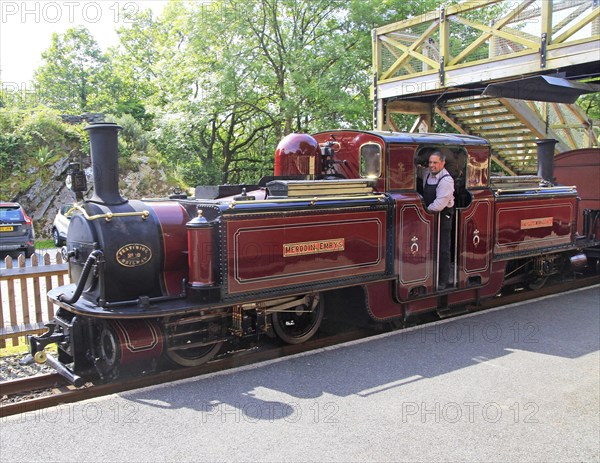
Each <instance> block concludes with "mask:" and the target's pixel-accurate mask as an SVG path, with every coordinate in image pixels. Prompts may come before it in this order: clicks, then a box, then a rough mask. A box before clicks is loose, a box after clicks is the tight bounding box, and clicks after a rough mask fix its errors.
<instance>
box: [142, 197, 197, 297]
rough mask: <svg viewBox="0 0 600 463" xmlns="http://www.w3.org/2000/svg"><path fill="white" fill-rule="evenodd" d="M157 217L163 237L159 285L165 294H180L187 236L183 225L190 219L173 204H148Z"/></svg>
mask: <svg viewBox="0 0 600 463" xmlns="http://www.w3.org/2000/svg"><path fill="white" fill-rule="evenodd" d="M148 205H149V206H150V207H151V208H152V210H153V211H154V213H155V214H156V215H157V217H158V220H159V224H160V228H161V234H162V237H163V240H162V245H163V253H162V255H163V256H164V257H163V259H164V260H163V272H162V279H161V280H162V281H161V284H162V285H163V286H164V291H165V293H166V294H169V295H173V294H180V293H181V289H182V288H181V280H182V279H183V278H184V277H185V276H186V275H187V271H186V270H187V268H186V267H187V250H188V243H187V234H186V233H185V224H186V223H187V221H188V220H189V219H190V218H189V216H188V214H187V213H186V211H185V209H184V208H183V207H182V206H181V204H179V203H174V202H167V201H161V202H149V203H148Z"/></svg>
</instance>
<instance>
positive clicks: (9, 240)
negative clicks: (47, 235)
mask: <svg viewBox="0 0 600 463" xmlns="http://www.w3.org/2000/svg"><path fill="white" fill-rule="evenodd" d="M34 241H35V234H34V231H33V221H32V220H31V218H30V217H29V216H28V215H27V214H26V213H25V211H24V210H23V208H22V207H21V205H20V204H18V203H0V251H25V257H31V256H32V254H33V253H34V252H35V244H34Z"/></svg>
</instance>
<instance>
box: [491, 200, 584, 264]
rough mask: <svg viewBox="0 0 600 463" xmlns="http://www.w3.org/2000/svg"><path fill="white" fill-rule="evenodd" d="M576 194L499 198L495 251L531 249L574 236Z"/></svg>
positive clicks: (569, 241)
mask: <svg viewBox="0 0 600 463" xmlns="http://www.w3.org/2000/svg"><path fill="white" fill-rule="evenodd" d="M576 214H577V199H576V197H575V195H574V194H573V195H571V196H563V197H560V198H548V199H546V200H544V199H532V198H531V196H527V197H526V198H523V199H521V198H517V199H509V200H502V201H497V202H496V242H495V245H494V254H495V255H496V256H502V255H506V254H512V253H515V252H517V253H518V252H529V251H534V250H536V249H543V248H548V247H551V246H559V245H566V244H569V243H572V242H573V240H574V231H575V229H574V225H575V219H576Z"/></svg>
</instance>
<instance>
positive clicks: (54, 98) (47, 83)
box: [34, 27, 108, 112]
mask: <svg viewBox="0 0 600 463" xmlns="http://www.w3.org/2000/svg"><path fill="white" fill-rule="evenodd" d="M42 59H43V64H42V65H41V66H40V67H39V68H38V69H37V70H36V71H35V73H34V81H35V85H36V89H37V94H38V96H39V97H40V100H41V102H42V103H44V104H46V105H48V106H50V107H51V108H54V109H58V110H60V111H74V112H86V111H90V110H95V109H99V108H95V107H93V105H92V104H91V102H92V101H93V100H94V99H95V98H96V96H97V95H98V94H99V93H101V92H102V89H103V82H104V80H103V75H104V69H105V67H106V65H107V61H108V59H107V57H106V56H105V55H104V54H103V53H102V51H101V50H100V47H99V46H98V44H97V43H96V41H95V40H94V38H93V37H92V35H91V34H90V32H89V31H88V30H87V29H86V28H84V27H77V28H72V29H68V30H67V31H66V32H65V33H64V34H56V33H55V34H53V35H52V44H51V45H50V48H48V49H47V50H46V51H44V52H43V53H42Z"/></svg>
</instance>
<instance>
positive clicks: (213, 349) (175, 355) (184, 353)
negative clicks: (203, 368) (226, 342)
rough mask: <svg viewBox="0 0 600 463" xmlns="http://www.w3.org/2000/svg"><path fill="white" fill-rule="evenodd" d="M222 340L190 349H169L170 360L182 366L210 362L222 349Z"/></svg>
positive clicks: (193, 365)
mask: <svg viewBox="0 0 600 463" xmlns="http://www.w3.org/2000/svg"><path fill="white" fill-rule="evenodd" d="M221 346H223V343H222V342H217V343H214V344H210V345H208V346H202V347H191V348H189V349H176V350H167V356H168V357H169V359H170V360H172V361H173V362H175V363H176V364H177V365H181V366H182V367H197V366H199V365H202V364H203V363H206V362H208V361H209V360H210V359H212V358H213V357H214V356H215V355H217V353H218V352H219V351H220V350H221Z"/></svg>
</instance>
